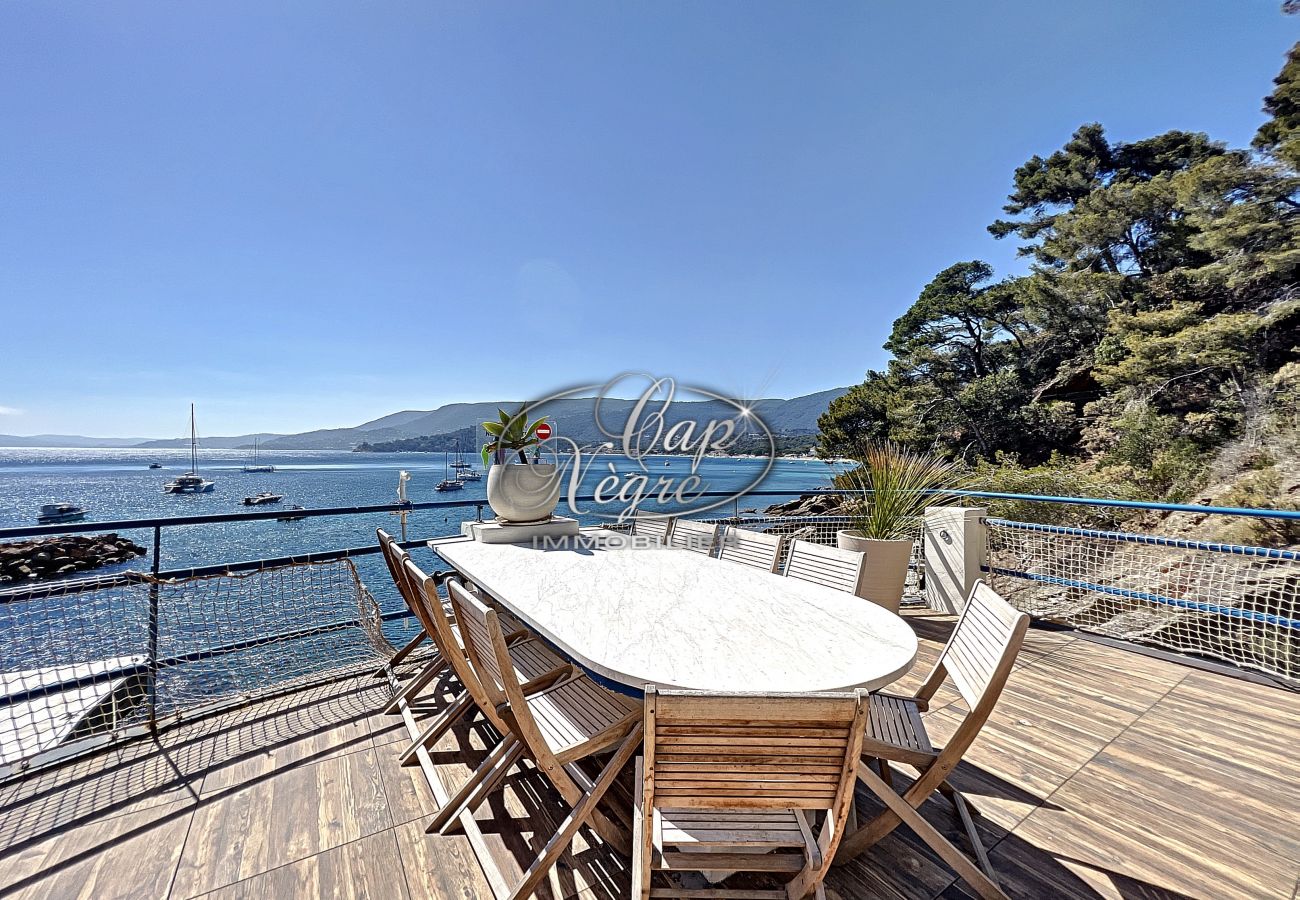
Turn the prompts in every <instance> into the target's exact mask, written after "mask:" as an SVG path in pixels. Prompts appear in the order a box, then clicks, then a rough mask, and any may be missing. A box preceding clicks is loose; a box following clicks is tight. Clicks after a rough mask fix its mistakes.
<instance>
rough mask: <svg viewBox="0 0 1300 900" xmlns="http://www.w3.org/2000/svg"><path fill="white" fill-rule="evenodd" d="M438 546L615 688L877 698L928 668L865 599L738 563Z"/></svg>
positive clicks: (590, 548)
mask: <svg viewBox="0 0 1300 900" xmlns="http://www.w3.org/2000/svg"><path fill="white" fill-rule="evenodd" d="M581 544H582V545H583V546H577V545H575V544H574V543H570V544H569V545H568V546H567V547H565V548H564V549H555V548H551V549H543V548H541V547H533V546H530V545H527V544H481V543H477V542H474V541H471V540H466V539H459V538H453V539H449V540H438V541H430V542H429V546H430V547H431V548H432V549H433V550H435V551H436V552H437V553H438V554H439V555H440V556H441V557H442V558H443V559H444V560H446V561H447V562H448V563H449V564H450V565H451V566H452V567H453V568H455V569H456V570H457V571H459V572H460V573H461V574H462V575H464V576H465V577H466V578H467V579H469V580H470V581H472V582H474V583H475V584H477V585H479V587H480V588H482V589H483V590H485V591H486V592H487V593H488V594H489V595H491V596H492V597H493V598H494V599H495V600H496V601H497V602H499V603H500V604H501V605H502V606H504V607H505V608H507V609H509V610H510V611H511V612H512V613H514V614H515V615H516V616H518V617H519V619H520V620H522V621H523V622H524V623H525V624H526V625H527V626H528V627H529V628H530V629H532V630H533V631H535V632H536V633H537V634H539V635H540V636H542V637H543V638H545V639H546V640H547V641H549V642H550V643H552V644H553V645H554V646H555V647H556V648H557V649H558V650H560V651H561V652H562V653H564V654H566V655H567V656H568V657H569V658H570V659H572V660H573V661H574V662H575V663H577V664H578V665H580V666H582V667H583V668H584V669H586V670H587V671H588V672H589V673H590V674H592V675H593V676H595V677H596V678H598V679H599V680H601V681H603V682H605V683H606V684H607V685H608V686H610V687H612V688H615V689H617V690H621V691H623V692H624V693H628V694H632V695H634V696H639V695H640V694H641V693H642V691H643V688H644V686H645V685H646V684H655V685H657V686H659V687H675V688H690V689H695V690H712V691H797V692H806V691H830V690H844V689H848V688H854V687H864V688H868V689H875V688H880V687H883V686H885V685H887V684H889V683H890V682H892V681H894V680H896V679H898V678H899V677H901V676H902V675H903V674H904V673H906V672H907V671H908V669H910V668H911V667H912V663H913V662H914V661H915V659H916V651H917V640H916V635H915V634H914V633H913V632H912V629H911V627H910V626H909V625H908V624H907V623H906V622H905V621H903V619H902V618H900V617H899V616H897V615H895V614H894V613H891V612H889V611H888V610H886V609H883V608H882V607H879V606H876V605H875V604H873V603H870V602H868V601H866V600H863V599H862V598H860V597H855V596H852V595H850V594H847V593H843V592H841V591H835V590H832V589H830V588H826V587H821V586H819V585H814V584H809V583H807V582H804V581H799V580H796V579H793V578H784V577H782V576H779V575H772V574H769V573H767V572H762V571H759V570H758V569H753V568H749V567H746V566H742V565H740V564H738V563H733V562H729V561H727V560H720V559H711V558H708V557H705V556H703V555H701V554H698V553H690V552H687V551H685V550H673V549H667V548H646V547H630V546H628V545H627V543H626V539H625V538H623V537H622V536H621V535H618V534H615V533H613V532H609V531H603V530H600V529H594V530H591V531H584V533H583V537H582V538H581Z"/></svg>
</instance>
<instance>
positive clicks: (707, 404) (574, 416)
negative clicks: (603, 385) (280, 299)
mask: <svg viewBox="0 0 1300 900" xmlns="http://www.w3.org/2000/svg"><path fill="white" fill-rule="evenodd" d="M846 392H847V388H833V389H831V390H827V391H820V392H818V393H816V394H808V395H807V396H803V397H795V398H793V399H791V400H758V401H755V403H754V404H753V410H754V413H755V414H756V415H757V416H758V417H759V418H760V419H762V420H763V422H764V423H765V424H766V425H767V427H768V428H770V429H771V430H772V431H773V432H774V433H776V434H780V435H815V434H816V433H817V417H818V416H820V415H821V414H822V413H824V412H825V411H826V409H827V407H828V406H829V405H830V403H831V401H832V400H835V399H836V398H838V397H841V396H843V395H844V394H845V393H846ZM634 405H635V401H633V400H605V401H603V402H602V403H601V416H602V419H603V420H604V421H605V422H606V423H607V427H618V426H621V425H622V423H623V422H625V421H626V419H627V416H628V415H629V413H630V412H631V410H632V408H633V406H634ZM519 406H520V403H519V401H510V402H498V403H453V404H448V405H447V406H443V407H440V408H438V409H436V410H434V411H432V412H430V413H427V414H426V415H424V416H421V417H418V418H411V419H408V420H406V421H405V423H404V424H402V425H401V426H399V427H385V428H367V427H366V426H361V428H358V429H348V432H349V435H348V436H350V437H352V439H353V441H354V446H356V445H357V444H358V443H359V442H358V441H357V438H358V437H359V438H360V439H361V441H364V443H365V444H366V445H367V448H368V449H371V450H379V451H381V452H383V451H391V450H408V451H409V450H431V451H442V450H451V449H454V448H455V444H456V442H457V441H460V443H461V447H462V449H467V450H468V449H470V448H471V447H472V446H475V445H477V443H478V441H479V440H480V437H481V431H480V430H479V424H480V423H481V422H483V421H484V420H487V419H492V418H495V416H496V411H497V409H498V408H501V409H517V408H518V407H519ZM536 414H537V415H544V416H546V417H547V418H548V419H549V420H550V421H551V423H552V425H553V426H554V427H555V431H556V433H557V434H558V435H560V436H561V437H565V438H569V439H571V440H573V441H576V442H577V443H579V444H584V445H585V444H596V443H601V442H603V441H606V440H610V438H609V437H608V436H607V435H603V434H601V432H600V430H599V428H598V427H597V425H596V422H595V417H594V416H593V410H592V400H591V399H590V398H579V399H572V400H554V401H551V402H550V403H545V404H542V405H541V406H539V407H538V408H537V411H536ZM735 414H736V412H735V408H734V407H732V406H730V405H729V404H727V403H724V402H722V401H720V400H695V401H678V402H676V403H674V404H673V405H672V406H671V407H669V410H668V415H667V417H666V424H667V426H668V427H671V426H672V425H673V424H675V423H677V422H681V421H686V420H690V421H696V422H702V421H707V420H709V419H718V420H722V419H730V418H733V417H734V416H735ZM402 415H405V414H402ZM377 421H378V420H377ZM412 432H414V433H412ZM341 437H343V435H341V434H340V432H339V431H338V430H334V431H329V432H324V431H317V432H309V433H308V434H306V435H293V436H291V437H287V438H281V439H280V440H277V441H273V442H270V443H268V444H265V445H264V446H267V447H289V446H291V445H294V446H296V445H297V443H298V442H299V441H304V440H308V441H313V442H317V441H334V440H338V439H339V438H341ZM806 443H807V442H800V443H799V444H798V446H799V448H800V449H803V447H804V444H806ZM791 446H794V444H793V443H792V444H791Z"/></svg>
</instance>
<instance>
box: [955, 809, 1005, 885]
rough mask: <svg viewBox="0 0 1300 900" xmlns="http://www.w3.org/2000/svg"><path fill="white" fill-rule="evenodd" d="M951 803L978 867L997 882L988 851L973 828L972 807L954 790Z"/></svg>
mask: <svg viewBox="0 0 1300 900" xmlns="http://www.w3.org/2000/svg"><path fill="white" fill-rule="evenodd" d="M952 805H953V806H955V807H956V808H957V817H958V818H959V819H961V824H962V828H964V829H966V838H967V840H969V841H970V843H971V848H972V849H973V850H974V851H975V859H976V860H977V861H978V862H979V864H980V868H981V869H983V870H984V874H985V875H987V876H988V877H989V880H990V881H992V882H993V883H994V884H997V883H998V877H997V875H996V873H994V871H993V864H992V863H991V862H989V855H988V851H986V850H985V849H984V842H983V841H981V840H980V835H979V832H978V831H976V830H975V820H974V818H973V817H972V815H971V812H972V810H973V809H974V807H971V806H970V805H968V804H967V803H966V798H965V797H963V796H962V795H961V794H959V793H957V792H956V791H953V794H952Z"/></svg>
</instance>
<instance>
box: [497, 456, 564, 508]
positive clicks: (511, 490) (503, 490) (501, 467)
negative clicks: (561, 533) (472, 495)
mask: <svg viewBox="0 0 1300 900" xmlns="http://www.w3.org/2000/svg"><path fill="white" fill-rule="evenodd" d="M487 499H488V506H491V507H492V511H493V512H494V513H496V514H497V517H498V518H500V519H501V520H502V521H503V522H515V523H523V522H546V521H548V520H550V518H551V514H552V513H553V512H555V507H556V506H558V505H559V502H560V476H559V474H558V473H557V472H556V470H555V464H554V463H533V464H531V465H525V464H524V463H498V464H496V465H494V466H493V467H492V468H490V469H488V477H487Z"/></svg>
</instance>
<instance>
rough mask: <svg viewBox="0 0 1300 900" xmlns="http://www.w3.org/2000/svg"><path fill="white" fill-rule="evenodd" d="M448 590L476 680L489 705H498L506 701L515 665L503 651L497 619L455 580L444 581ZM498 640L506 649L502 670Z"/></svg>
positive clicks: (493, 612)
mask: <svg viewBox="0 0 1300 900" xmlns="http://www.w3.org/2000/svg"><path fill="white" fill-rule="evenodd" d="M447 593H448V594H450V595H451V605H452V607H453V608H454V609H455V610H456V622H457V624H459V625H460V635H461V640H462V641H464V644H465V653H466V654H467V655H468V656H469V659H470V663H471V664H472V665H473V668H474V672H475V674H476V675H477V676H478V681H479V683H480V684H481V685H482V686H483V691H484V693H485V694H486V695H487V698H488V700H490V701H491V703H492V705H493V706H494V707H495V706H500V705H501V704H502V703H505V702H506V699H507V698H506V692H505V688H506V678H507V677H509V678H513V677H514V674H515V673H514V667H513V666H512V665H511V664H510V653H509V651H508V650H505V637H504V636H503V635H502V633H501V625H500V623H499V622H498V621H497V614H496V610H494V609H492V608H491V607H489V606H488V605H487V604H485V603H484V602H483V601H482V600H480V599H479V598H478V597H476V596H474V595H473V594H472V593H470V592H469V591H468V590H466V589H465V587H464V586H463V585H461V584H460V583H459V582H456V581H448V582H447ZM498 639H500V642H501V647H502V650H503V651H505V660H506V667H507V668H509V671H508V672H506V671H503V667H502V664H501V660H500V657H499V656H498V654H497V647H496V643H497V640H498Z"/></svg>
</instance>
